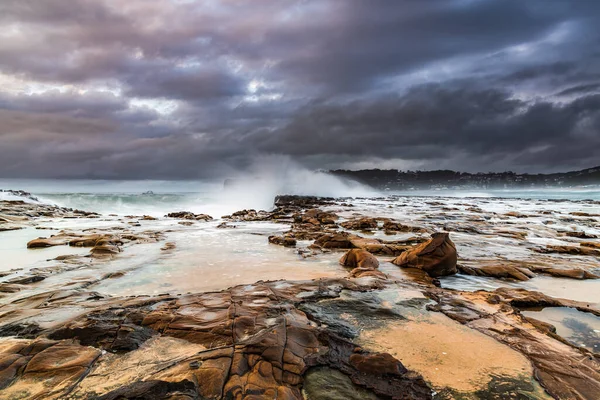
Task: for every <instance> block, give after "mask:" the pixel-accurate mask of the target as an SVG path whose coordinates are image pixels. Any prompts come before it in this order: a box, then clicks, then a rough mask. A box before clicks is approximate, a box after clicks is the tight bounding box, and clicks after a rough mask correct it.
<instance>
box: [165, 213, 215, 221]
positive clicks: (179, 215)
mask: <svg viewBox="0 0 600 400" xmlns="http://www.w3.org/2000/svg"><path fill="white" fill-rule="evenodd" d="M165 217H168V218H179V219H189V220H194V221H212V220H213V217H211V216H210V215H207V214H194V213H193V212H190V211H178V212H172V213H169V214H167V215H165Z"/></svg>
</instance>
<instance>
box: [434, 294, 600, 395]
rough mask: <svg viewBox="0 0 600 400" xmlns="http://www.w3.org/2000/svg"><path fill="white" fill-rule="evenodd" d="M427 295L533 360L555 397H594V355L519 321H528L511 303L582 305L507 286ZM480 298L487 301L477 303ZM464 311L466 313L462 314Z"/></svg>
mask: <svg viewBox="0 0 600 400" xmlns="http://www.w3.org/2000/svg"><path fill="white" fill-rule="evenodd" d="M429 296H430V297H431V298H433V299H434V300H435V301H437V302H438V305H439V306H438V307H437V311H441V312H443V313H444V314H446V315H447V316H448V317H450V318H452V319H455V320H457V321H459V322H461V323H463V324H466V325H467V326H469V327H470V328H473V329H476V330H478V331H480V332H482V333H484V334H486V335H488V336H491V337H493V338H494V339H496V340H498V341H499V342H501V343H504V344H506V345H507V346H509V347H511V348H513V349H514V350H517V351H519V352H521V353H522V354H523V355H524V356H526V357H527V358H528V359H529V360H530V361H531V362H532V365H533V367H534V371H535V376H536V378H537V379H538V380H539V381H540V383H541V384H542V386H543V387H544V388H545V389H546V391H547V392H548V393H550V394H551V395H552V396H553V397H554V398H557V399H593V398H595V397H597V393H600V363H599V362H598V360H597V359H595V358H594V357H589V356H588V355H586V354H584V353H583V352H582V350H581V349H579V348H574V347H573V346H570V345H568V344H566V343H563V342H561V341H558V340H555V338H553V337H552V336H551V335H547V331H546V330H537V329H535V328H533V327H528V326H527V325H523V324H524V322H526V320H525V319H524V318H522V317H521V315H520V313H519V312H518V310H515V308H514V307H526V306H534V307H539V306H543V305H551V304H554V305H558V306H567V305H566V304H570V305H571V306H578V307H580V308H585V305H583V304H576V302H569V301H565V300H561V299H553V298H550V297H548V296H545V295H543V294H542V293H539V292H528V291H526V290H523V289H509V288H502V289H498V290H496V291H495V292H494V293H486V292H476V293H469V294H465V293H463V294H461V295H460V296H459V295H457V294H453V293H451V292H443V291H440V290H436V292H435V293H433V292H432V293H430V294H429ZM482 301H483V302H485V303H487V304H485V305H481V303H482ZM490 308H491V309H490ZM578 309H579V308H578ZM466 315H469V316H470V317H469V318H464V316H466Z"/></svg>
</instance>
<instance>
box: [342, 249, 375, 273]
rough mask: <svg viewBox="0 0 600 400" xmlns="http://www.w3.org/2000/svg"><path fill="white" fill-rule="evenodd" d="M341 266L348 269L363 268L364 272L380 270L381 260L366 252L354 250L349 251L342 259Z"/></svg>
mask: <svg viewBox="0 0 600 400" xmlns="http://www.w3.org/2000/svg"><path fill="white" fill-rule="evenodd" d="M340 264H341V265H343V266H344V267H348V268H361V269H364V270H369V269H377V268H379V260H377V258H376V257H375V256H374V255H373V254H371V253H369V252H368V251H366V250H362V249H352V250H348V251H347V252H346V253H345V254H344V255H343V256H342V258H340Z"/></svg>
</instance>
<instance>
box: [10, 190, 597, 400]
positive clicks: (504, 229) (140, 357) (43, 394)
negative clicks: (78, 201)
mask: <svg viewBox="0 0 600 400" xmlns="http://www.w3.org/2000/svg"><path fill="white" fill-rule="evenodd" d="M563 203H564V204H563ZM563 203H560V202H558V201H552V200H550V201H547V202H543V201H540V200H533V201H525V200H518V199H494V198H483V199H482V198H474V199H473V198H454V199H453V200H451V201H440V199H436V198H427V197H418V198H406V197H399V196H397V197H387V198H386V197H384V198H371V199H364V198H363V199H347V198H344V199H339V200H336V199H324V198H314V197H299V196H288V197H286V196H282V197H280V198H279V199H276V201H275V208H274V209H272V210H271V211H262V212H261V211H258V212H255V211H248V210H242V211H240V212H237V213H233V214H231V215H229V216H223V217H221V218H218V217H216V218H214V219H213V218H212V217H210V219H209V218H207V217H206V216H204V215H202V214H197V213H193V212H190V213H187V214H179V215H178V216H177V217H154V216H148V215H146V216H144V215H138V216H119V215H98V214H96V213H90V212H85V211H79V210H73V209H66V208H61V207H56V206H49V205H44V204H40V203H36V202H21V201H19V200H12V201H2V202H1V205H2V211H1V212H0V217H2V219H3V221H5V222H3V223H2V224H1V225H0V226H6V227H11V228H15V230H10V231H8V230H7V231H5V232H1V233H0V234H1V235H4V236H0V239H5V238H7V237H8V236H6V235H13V234H14V233H15V232H19V233H26V234H27V235H24V236H20V237H18V238H17V239H19V240H24V239H25V238H27V239H29V238H31V239H29V240H27V241H24V242H21V245H22V246H24V245H25V243H27V242H28V243H30V247H35V246H37V245H39V246H42V249H41V250H38V249H33V248H30V249H23V251H27V252H38V251H39V252H40V254H44V255H45V254H46V253H45V252H48V251H53V252H57V253H56V254H55V253H52V260H51V261H50V262H48V261H46V259H44V258H43V257H42V258H40V259H38V260H37V261H35V262H33V263H32V264H31V265H29V266H28V267H27V268H23V269H16V270H15V269H12V268H10V267H8V268H6V269H5V270H4V271H2V275H3V276H2V281H1V282H0V287H1V290H0V291H1V292H2V293H1V294H2V298H1V299H0V301H1V302H2V306H0V315H1V316H2V317H1V322H0V333H1V335H2V339H1V341H0V352H1V353H2V357H3V360H7V362H6V363H5V364H4V365H5V366H4V367H3V370H2V373H1V375H0V376H2V377H3V378H2V380H1V382H0V387H1V388H2V389H1V390H2V392H0V393H2V396H5V398H18V397H19V396H21V397H22V396H24V395H25V396H30V397H35V396H37V397H39V398H104V399H112V398H132V397H135V396H146V397H147V398H202V397H199V396H203V397H204V398H237V397H239V398H252V396H262V397H263V398H275V396H277V398H308V399H318V398H321V397H319V396H322V395H323V393H319V389H318V387H319V384H315V383H314V382H319V381H320V380H323V379H325V381H329V382H335V383H336V384H335V385H334V387H333V388H330V390H334V391H335V390H338V391H339V393H345V394H346V396H350V395H351V394H352V393H354V395H357V394H359V395H360V396H363V397H356V398H366V396H378V398H412V399H421V398H423V399H425V398H440V399H445V398H448V399H449V398H466V399H468V398H481V396H486V397H487V398H518V396H519V395H521V396H528V398H540V399H543V398H549V397H548V396H553V397H555V398H583V399H585V398H592V397H590V396H592V395H593V393H598V391H600V373H599V372H598V371H600V363H599V361H600V359H599V357H600V355H599V352H600V350H599V349H597V348H594V347H593V346H594V343H595V342H594V341H595V340H596V339H595V338H594V337H593V331H594V330H593V329H592V333H591V334H590V333H589V332H588V336H589V335H592V336H590V337H588V338H587V339H588V342H585V343H583V342H577V341H574V340H573V339H572V338H569V337H562V336H560V335H558V334H557V333H556V332H558V331H559V330H556V329H553V327H551V326H550V325H549V324H548V323H546V322H544V321H541V320H537V319H535V318H534V317H531V315H530V314H528V315H527V316H525V313H524V312H525V311H528V310H535V309H536V308H542V309H543V308H549V307H552V308H556V309H559V308H569V309H575V310H578V311H577V312H582V313H585V315H586V316H587V315H591V316H593V317H594V318H597V317H598V316H600V298H598V299H596V298H595V297H593V296H594V293H596V294H597V293H598V291H597V290H596V288H597V287H598V286H594V287H592V288H591V289H587V291H586V289H585V287H586V286H585V285H587V283H588V282H591V283H592V284H595V283H596V282H598V274H599V272H598V271H599V270H600V265H599V263H598V260H599V254H600V250H598V247H596V245H597V244H598V243H600V241H599V240H598V234H599V233H600V232H599V231H598V230H599V229H600V226H599V224H598V223H599V220H600V218H599V217H600V215H598V214H596V213H594V212H593V211H591V210H593V209H594V208H595V207H597V203H596V202H594V201H592V202H586V201H576V202H563ZM172 211H180V210H172ZM17 228H21V229H17ZM438 231H446V232H450V238H451V239H452V240H454V242H455V243H456V247H457V252H458V272H459V275H455V277H470V279H474V280H476V281H475V282H478V281H477V280H479V282H482V283H483V282H487V283H488V284H489V283H494V284H498V285H499V286H497V288H494V289H493V290H488V291H483V290H475V291H467V290H464V288H463V290H461V284H460V282H458V283H457V282H454V283H452V280H453V279H454V280H456V278H455V277H451V278H444V277H439V278H437V277H430V276H429V275H428V274H427V273H424V272H423V271H420V270H415V269H410V268H400V267H397V266H396V265H393V264H391V263H390V262H389V261H390V260H391V259H392V258H394V257H396V256H399V255H401V254H402V253H405V252H409V251H411V250H412V249H413V248H414V247H415V246H418V245H419V243H426V242H427V241H428V240H429V238H430V235H431V234H432V233H434V232H438ZM50 235H54V236H50ZM227 235H229V237H228V236H227ZM41 236H45V237H46V238H47V239H41V240H38V241H37V242H35V241H33V240H35V239H36V238H37V237H41ZM211 238H212V239H211ZM223 238H225V239H223ZM248 238H251V239H248ZM32 241H33V242H32ZM207 242H208V243H207ZM221 242H224V245H222V243H221ZM32 243H34V245H33V246H32ZM36 243H37V244H36ZM220 243H221V247H219V245H220ZM211 249H212V251H213V253H211V252H210V250H211ZM350 249H359V250H363V251H367V252H368V253H370V254H372V255H374V257H375V258H376V259H377V261H378V267H377V268H366V269H361V268H358V269H359V270H358V271H356V269H349V268H345V267H344V266H340V265H339V264H338V259H340V257H342V256H343V255H344V254H345V253H346V251H348V250H350ZM5 251H7V250H6V249H4V250H3V252H5ZM228 252H230V255H231V257H230V258H229V259H226V261H227V262H230V263H234V264H235V265H232V266H231V273H229V275H228V276H227V277H226V279H225V278H221V279H222V280H221V281H219V276H218V275H216V274H215V275H210V270H208V269H204V270H202V268H199V267H197V266H195V265H196V264H195V262H192V260H197V259H198V257H207V258H208V257H209V255H210V254H213V256H214V257H216V256H219V257H220V258H223V257H226V255H227V254H228ZM58 253H60V254H58ZM4 254H8V253H4ZM48 254H50V253H48ZM181 254H182V255H181ZM261 260H272V261H270V262H265V263H262V264H261ZM174 262H175V264H174V265H177V266H178V267H177V268H174V269H173V270H172V271H168V273H169V274H170V277H169V276H167V275H166V274H165V275H157V273H164V268H165V266H167V265H168V264H169V263H174ZM188 264H190V265H191V266H190V265H188ZM152 265H154V267H153V268H154V270H153V269H152V267H151V266H152ZM186 265H187V267H186ZM207 265H208V264H207ZM574 265H575V266H574ZM149 266H150V267H149ZM244 267H248V268H247V269H248V270H247V271H244V272H243V273H239V276H235V275H236V271H240V270H243V269H244ZM149 268H150V269H149ZM186 268H188V269H186ZM176 269H177V270H182V271H183V272H182V274H181V275H180V276H178V277H175V278H173V274H174V273H175V270H176ZM214 269H218V271H219V272H220V273H222V272H221V271H225V270H226V266H224V265H221V266H214ZM153 271H154V272H153ZM274 272H275V274H274ZM277 273H281V274H282V275H281V276H278V275H276V274H277ZM203 274H206V275H205V276H202V275H203ZM270 274H272V275H270ZM286 275H287V276H286ZM140 276H141V277H143V279H146V280H150V281H152V280H162V282H160V283H161V284H160V285H154V286H153V285H151V284H148V283H144V282H140V280H142V281H143V279H142V278H140ZM171 278H173V279H171ZM169 279H171V280H169ZM186 281H192V282H186ZM194 281H209V282H212V283H214V284H215V285H216V286H214V287H210V286H205V288H206V289H199V288H201V287H202V286H201V285H198V284H197V283H195V282H194ZM538 281H542V282H543V283H542V284H541V286H536V285H537V283H536V282H538ZM114 282H123V283H122V284H120V285H118V284H117V285H115V284H114ZM503 282H507V283H509V284H510V285H503ZM556 282H560V284H558V285H557V286H561V285H564V284H568V285H571V284H573V285H574V286H573V288H575V289H574V290H573V291H577V292H579V293H577V294H582V295H583V297H582V298H568V296H567V297H566V298H564V299H561V298H557V297H561V296H557V297H555V296H553V294H554V293H562V292H560V290H558V289H557V288H556V287H554V286H555V284H556ZM565 282H566V283H565ZM165 284H170V285H171V286H164V285H165ZM219 285H222V286H223V287H219ZM475 286H476V285H475ZM588 286H589V285H588ZM136 288H138V289H139V290H138V289H136ZM481 288H484V287H480V289H481ZM532 289H537V290H532ZM161 290H164V291H165V292H166V293H165V292H161ZM540 292H543V293H540ZM161 293H165V294H161ZM567 295H568V293H567ZM434 333H435V334H434ZM436 335H437V336H436ZM428 337H429V339H427V338H428ZM448 338H453V339H452V340H448ZM396 341H397V342H396ZM459 342H460V343H462V346H464V343H468V345H467V346H466V347H464V348H463V349H464V350H463V351H461V350H459V349H461V347H460V346H459V345H458V343H459ZM475 349H477V350H478V351H480V353H474V354H476V355H477V354H479V356H475V358H471V359H470V361H469V359H468V358H465V357H466V355H467V354H466V353H469V352H471V353H472V352H473V351H475ZM443 356H448V357H443ZM471 357H473V355H472V354H471ZM475 362H477V363H480V367H478V368H474V366H473V364H474V363H475ZM436 371H438V372H436ZM566 371H568V374H567V373H566ZM544 389H545V391H544ZM502 393H504V394H506V393H513V394H514V396H515V397H494V396H502ZM119 396H121V397H119ZM152 396H154V397H152ZM176 396H180V397H176ZM186 396H187V397H186ZM194 396H196V397H194ZM347 398H351V397H347Z"/></svg>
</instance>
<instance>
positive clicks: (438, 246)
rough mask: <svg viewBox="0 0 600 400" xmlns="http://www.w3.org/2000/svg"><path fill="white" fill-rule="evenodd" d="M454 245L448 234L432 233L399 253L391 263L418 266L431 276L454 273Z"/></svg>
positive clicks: (455, 259) (455, 256) (455, 258)
mask: <svg viewBox="0 0 600 400" xmlns="http://www.w3.org/2000/svg"><path fill="white" fill-rule="evenodd" d="M456 261H457V255H456V247H455V246H454V243H453V242H452V240H450V234H448V233H445V232H444V233H434V234H433V235H431V239H430V240H429V241H427V242H425V243H421V244H420V245H418V246H415V247H414V248H413V249H411V250H407V251H405V252H404V253H402V254H400V255H399V256H398V257H396V258H395V259H394V260H392V263H394V264H396V265H398V266H400V267H411V268H419V269H422V270H423V271H425V272H427V274H429V275H430V276H432V277H437V276H444V275H452V274H455V273H456Z"/></svg>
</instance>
